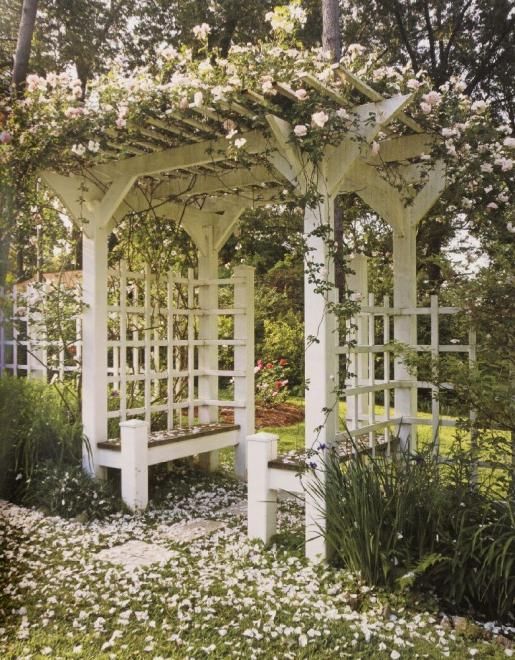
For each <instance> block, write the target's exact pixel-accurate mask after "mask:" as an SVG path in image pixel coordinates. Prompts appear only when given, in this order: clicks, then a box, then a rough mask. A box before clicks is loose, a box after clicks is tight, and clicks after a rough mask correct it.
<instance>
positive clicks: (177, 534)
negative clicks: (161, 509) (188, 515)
mask: <svg viewBox="0 0 515 660" xmlns="http://www.w3.org/2000/svg"><path fill="white" fill-rule="evenodd" d="M223 525H224V524H223V523H221V522H217V521H216V520H204V519H203V518H194V519H193V520H188V521H186V522H178V523H175V525H170V526H167V525H161V526H160V527H159V528H158V530H159V532H160V533H161V534H162V535H163V536H164V537H165V538H166V539H168V540H170V541H175V542H176V543H189V542H190V541H194V540H195V539H198V538H201V537H202V536H207V535H208V534H212V533H213V532H215V531H216V530H217V529H220V527H223Z"/></svg>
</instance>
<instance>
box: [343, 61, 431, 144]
mask: <svg viewBox="0 0 515 660" xmlns="http://www.w3.org/2000/svg"><path fill="white" fill-rule="evenodd" d="M336 72H337V74H338V75H339V76H340V78H342V80H346V81H347V82H350V83H351V85H353V86H354V87H355V88H356V89H357V90H358V91H359V92H361V93H362V94H363V95H364V96H366V97H367V98H369V99H370V100H371V101H383V100H384V96H382V95H381V94H379V92H376V90H375V89H373V88H372V87H370V85H367V83H365V82H363V80H360V78H358V77H357V76H355V75H354V74H353V73H351V72H350V71H348V70H347V69H344V68H343V67H342V66H340V67H339V68H338V69H336ZM398 119H399V121H401V122H402V123H403V124H404V125H405V126H408V128H411V129H412V130H413V131H415V133H423V132H424V129H423V128H422V126H420V124H418V123H417V122H416V121H415V120H414V119H412V118H411V117H408V115H406V114H404V112H401V113H400V114H399V116H398Z"/></svg>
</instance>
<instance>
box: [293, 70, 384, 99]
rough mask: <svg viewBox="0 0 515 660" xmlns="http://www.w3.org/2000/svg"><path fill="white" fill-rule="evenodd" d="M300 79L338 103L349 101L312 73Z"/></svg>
mask: <svg viewBox="0 0 515 660" xmlns="http://www.w3.org/2000/svg"><path fill="white" fill-rule="evenodd" d="M300 79H301V80H302V82H304V83H306V85H308V86H309V87H311V88H312V89H315V90H316V91H317V92H320V93H321V94H324V95H325V96H327V97H328V98H330V99H331V100H333V101H336V103H338V104H339V105H341V106H342V107H343V106H345V105H347V101H346V100H345V99H344V98H343V96H341V94H338V92H335V91H334V90H333V89H330V88H329V87H326V86H325V85H324V84H323V83H321V82H320V81H319V80H317V79H316V78H315V77H314V76H312V75H311V74H309V73H306V74H305V75H303V76H301V77H300ZM372 100H374V99H372Z"/></svg>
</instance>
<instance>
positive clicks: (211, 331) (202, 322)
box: [198, 225, 219, 472]
mask: <svg viewBox="0 0 515 660" xmlns="http://www.w3.org/2000/svg"><path fill="white" fill-rule="evenodd" d="M203 229H204V233H205V237H206V239H207V240H206V248H207V249H206V252H205V253H203V252H202V251H199V253H198V278H199V280H206V281H207V284H202V285H201V286H200V288H199V305H200V309H201V310H202V311H203V312H204V314H202V315H201V316H200V318H199V339H207V340H213V339H217V338H218V317H217V315H216V314H215V310H216V309H217V308H218V285H217V284H216V279H217V277H218V251H217V250H215V248H214V246H213V226H212V225H207V226H205V227H204V228H203ZM198 368H199V371H201V372H202V371H205V372H211V371H216V370H217V369H218V347H217V346H213V345H207V346H199V348H198ZM198 395H199V399H200V400H206V401H215V400H217V399H218V376H216V375H212V374H211V373H201V375H200V376H199V378H198ZM199 419H200V422H201V424H209V423H211V422H217V421H218V408H217V406H213V405H201V406H200V407H199ZM199 462H200V465H201V466H202V467H203V468H204V469H205V470H207V471H209V472H213V471H214V470H216V469H217V468H218V464H219V451H218V450H214V451H209V452H205V453H203V454H200V456H199Z"/></svg>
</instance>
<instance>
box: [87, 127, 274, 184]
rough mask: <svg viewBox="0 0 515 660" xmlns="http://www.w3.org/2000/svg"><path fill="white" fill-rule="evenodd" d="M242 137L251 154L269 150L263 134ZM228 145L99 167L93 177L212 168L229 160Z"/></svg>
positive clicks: (202, 145) (203, 145)
mask: <svg viewBox="0 0 515 660" xmlns="http://www.w3.org/2000/svg"><path fill="white" fill-rule="evenodd" d="M242 136H244V137H245V139H246V140H247V142H246V145H245V150H246V152H247V153H250V154H257V153H261V152H263V151H264V150H265V147H266V141H265V139H264V138H263V136H262V135H261V133H260V132H259V131H248V132H246V133H242ZM228 146H229V143H228V141H227V140H226V139H225V138H222V139H220V140H206V141H203V142H197V143H195V144H184V145H182V146H180V147H175V148H171V149H165V150H163V151H159V152H155V153H150V154H144V155H141V156H135V157H134V158H128V159H126V160H122V161H116V162H114V163H106V164H103V165H97V166H95V167H92V168H91V170H90V171H91V173H92V174H95V173H98V174H100V175H112V176H113V177H115V176H120V175H130V176H150V175H153V174H161V173H163V172H170V171H172V170H178V169H181V168H187V167H198V166H208V165H210V164H213V163H217V162H220V161H223V160H225V158H226V150H227V147H228Z"/></svg>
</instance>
